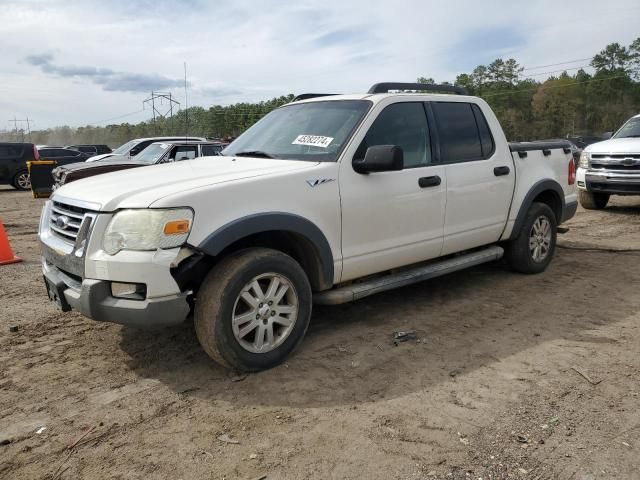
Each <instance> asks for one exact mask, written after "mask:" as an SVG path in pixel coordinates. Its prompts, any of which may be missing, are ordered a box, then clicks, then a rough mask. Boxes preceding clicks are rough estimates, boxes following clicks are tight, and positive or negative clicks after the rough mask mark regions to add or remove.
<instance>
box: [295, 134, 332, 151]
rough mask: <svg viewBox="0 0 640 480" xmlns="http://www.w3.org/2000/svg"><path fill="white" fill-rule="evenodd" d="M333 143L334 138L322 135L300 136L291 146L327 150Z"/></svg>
mask: <svg viewBox="0 0 640 480" xmlns="http://www.w3.org/2000/svg"><path fill="white" fill-rule="evenodd" d="M332 141H333V137H323V136H321V135H298V136H297V137H296V139H295V140H294V141H293V142H291V145H309V146H310V147H322V148H327V147H328V146H329V144H330V143H331V142H332Z"/></svg>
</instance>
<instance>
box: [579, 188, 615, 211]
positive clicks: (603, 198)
mask: <svg viewBox="0 0 640 480" xmlns="http://www.w3.org/2000/svg"><path fill="white" fill-rule="evenodd" d="M579 192H580V193H579V195H580V205H582V207H583V208H586V209H587V210H602V209H603V208H604V207H606V206H607V203H608V202H609V197H610V195H609V194H608V193H596V192H587V191H586V190H580V191H579Z"/></svg>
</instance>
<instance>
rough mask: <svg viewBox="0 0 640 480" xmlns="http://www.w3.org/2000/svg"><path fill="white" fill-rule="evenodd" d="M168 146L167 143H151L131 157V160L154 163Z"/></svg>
mask: <svg viewBox="0 0 640 480" xmlns="http://www.w3.org/2000/svg"><path fill="white" fill-rule="evenodd" d="M168 148H169V144H167V143H152V144H151V145H149V146H148V147H147V148H145V149H144V150H142V151H141V152H140V153H139V154H138V155H136V156H135V157H133V158H132V160H134V161H136V162H140V163H150V164H151V163H156V162H157V161H158V160H160V157H161V156H162V155H164V153H165V152H166V151H167V149H168Z"/></svg>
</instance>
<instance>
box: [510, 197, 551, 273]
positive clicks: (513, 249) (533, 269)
mask: <svg viewBox="0 0 640 480" xmlns="http://www.w3.org/2000/svg"><path fill="white" fill-rule="evenodd" d="M547 226H548V229H547V228H545V227H547ZM557 229H558V222H557V221H556V216H555V214H554V213H553V210H551V208H550V207H549V206H548V205H546V204H544V203H539V202H534V203H533V204H532V205H531V207H529V211H528V212H527V215H526V217H525V219H524V222H523V224H522V228H521V229H520V232H518V236H517V237H516V238H515V239H514V240H512V241H510V242H509V243H508V244H507V245H506V254H505V258H506V259H507V262H508V263H509V266H510V267H511V268H512V269H513V270H515V271H516V272H521V273H540V272H543V271H544V270H545V269H546V268H547V266H548V265H549V263H550V262H551V259H552V258H553V254H554V252H555V248H556V238H557V234H558V232H557ZM544 245H546V249H545V247H544ZM536 246H537V247H538V250H536V249H535V247H536Z"/></svg>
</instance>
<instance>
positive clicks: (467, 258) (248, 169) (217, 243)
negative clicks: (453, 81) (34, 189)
mask: <svg viewBox="0 0 640 480" xmlns="http://www.w3.org/2000/svg"><path fill="white" fill-rule="evenodd" d="M399 90H419V91H424V90H428V91H429V92H433V91H436V92H443V93H389V92H392V91H399ZM463 93H464V92H463V91H462V89H460V88H458V87H453V86H442V85H428V86H425V85H416V84H390V83H387V84H376V85H374V86H373V87H372V88H371V90H370V91H369V92H368V93H367V94H358V95H331V96H329V95H314V94H306V95H302V96H300V97H299V98H297V99H296V100H295V101H293V102H292V103H290V104H288V105H285V106H283V107H281V108H278V109H277V110H274V111H273V112H271V113H270V114H268V115H267V116H265V117H264V118H263V119H261V120H260V121H259V122H257V123H256V124H255V125H254V126H253V127H251V128H250V129H248V130H247V131H246V132H245V133H244V134H243V135H242V136H241V137H239V138H238V139H237V140H236V141H235V142H233V144H231V145H230V146H229V147H227V148H226V149H225V150H224V151H223V153H222V155H223V156H220V157H216V161H211V160H210V159H204V160H194V161H190V162H180V163H173V164H165V165H156V166H150V167H147V168H146V169H145V172H144V173H145V174H144V175H143V176H140V174H139V173H140V172H137V171H122V172H115V173H108V174H105V175H99V176H96V177H92V178H88V179H85V180H80V181H77V182H73V183H71V184H68V185H65V186H63V187H62V188H60V189H58V190H56V191H55V193H54V194H53V195H52V196H51V198H50V200H49V201H48V202H47V203H46V205H45V207H44V210H43V213H42V217H41V222H40V228H39V238H40V241H41V245H42V255H43V258H42V265H43V271H44V277H45V284H46V286H47V292H48V294H49V297H50V299H52V300H54V301H56V302H57V303H58V305H59V306H60V307H61V308H62V309H63V310H71V309H73V310H77V311H78V312H80V313H82V314H83V315H85V316H87V317H89V318H92V319H94V320H99V321H109V322H116V323H120V324H124V325H130V326H137V327H151V326H159V325H170V324H176V323H179V322H183V321H184V320H185V318H186V317H187V316H188V315H189V314H190V312H191V311H193V313H194V324H195V330H196V333H197V336H198V339H199V341H200V343H201V345H202V347H203V348H204V350H205V351H206V352H207V353H208V354H209V355H210V356H211V357H212V358H213V359H214V360H216V361H218V362H219V363H221V364H222V365H224V366H227V367H232V368H234V369H237V370H242V371H256V370H260V369H264V368H269V367H272V366H274V365H276V364H278V363H279V362H282V361H283V360H284V359H285V358H286V357H287V356H288V355H289V354H290V353H291V352H292V351H293V350H294V348H295V347H296V346H297V345H298V344H299V343H300V342H301V340H302V338H303V336H304V334H305V331H306V329H307V326H308V324H309V319H310V316H311V307H312V303H313V302H316V303H320V304H339V303H343V302H348V301H351V300H357V299H361V298H364V297H366V296H368V295H371V294H373V293H376V292H380V291H383V290H387V289H391V288H395V287H400V286H403V285H407V284H409V283H413V282H417V281H421V280H425V279H428V278H433V277H436V276H438V275H442V274H446V273H448V272H453V271H456V270H460V269H463V268H466V267H470V266H473V265H478V264H480V263H483V262H489V261H494V260H497V259H499V258H501V257H502V256H503V255H505V257H506V259H507V260H508V263H509V264H510V266H511V267H512V268H513V269H515V270H517V271H520V272H524V273H538V272H542V271H543V270H544V269H545V268H546V267H547V265H548V264H549V262H550V261H551V258H552V256H553V253H554V247H555V242H556V233H557V226H558V225H559V224H560V223H562V222H564V221H565V220H567V219H568V218H570V217H572V216H573V215H574V214H575V211H576V207H577V194H576V190H575V185H574V183H575V164H574V161H573V159H572V156H571V151H570V149H569V145H567V144H564V143H562V142H555V143H553V142H551V143H527V144H525V143H522V144H509V143H507V140H506V138H505V136H504V133H503V132H502V129H501V128H500V125H499V123H498V121H497V119H496V117H495V115H494V114H493V112H492V111H491V109H490V108H489V106H488V105H487V104H486V103H485V102H484V101H483V100H481V99H479V98H475V97H470V96H466V95H464V94H463Z"/></svg>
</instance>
